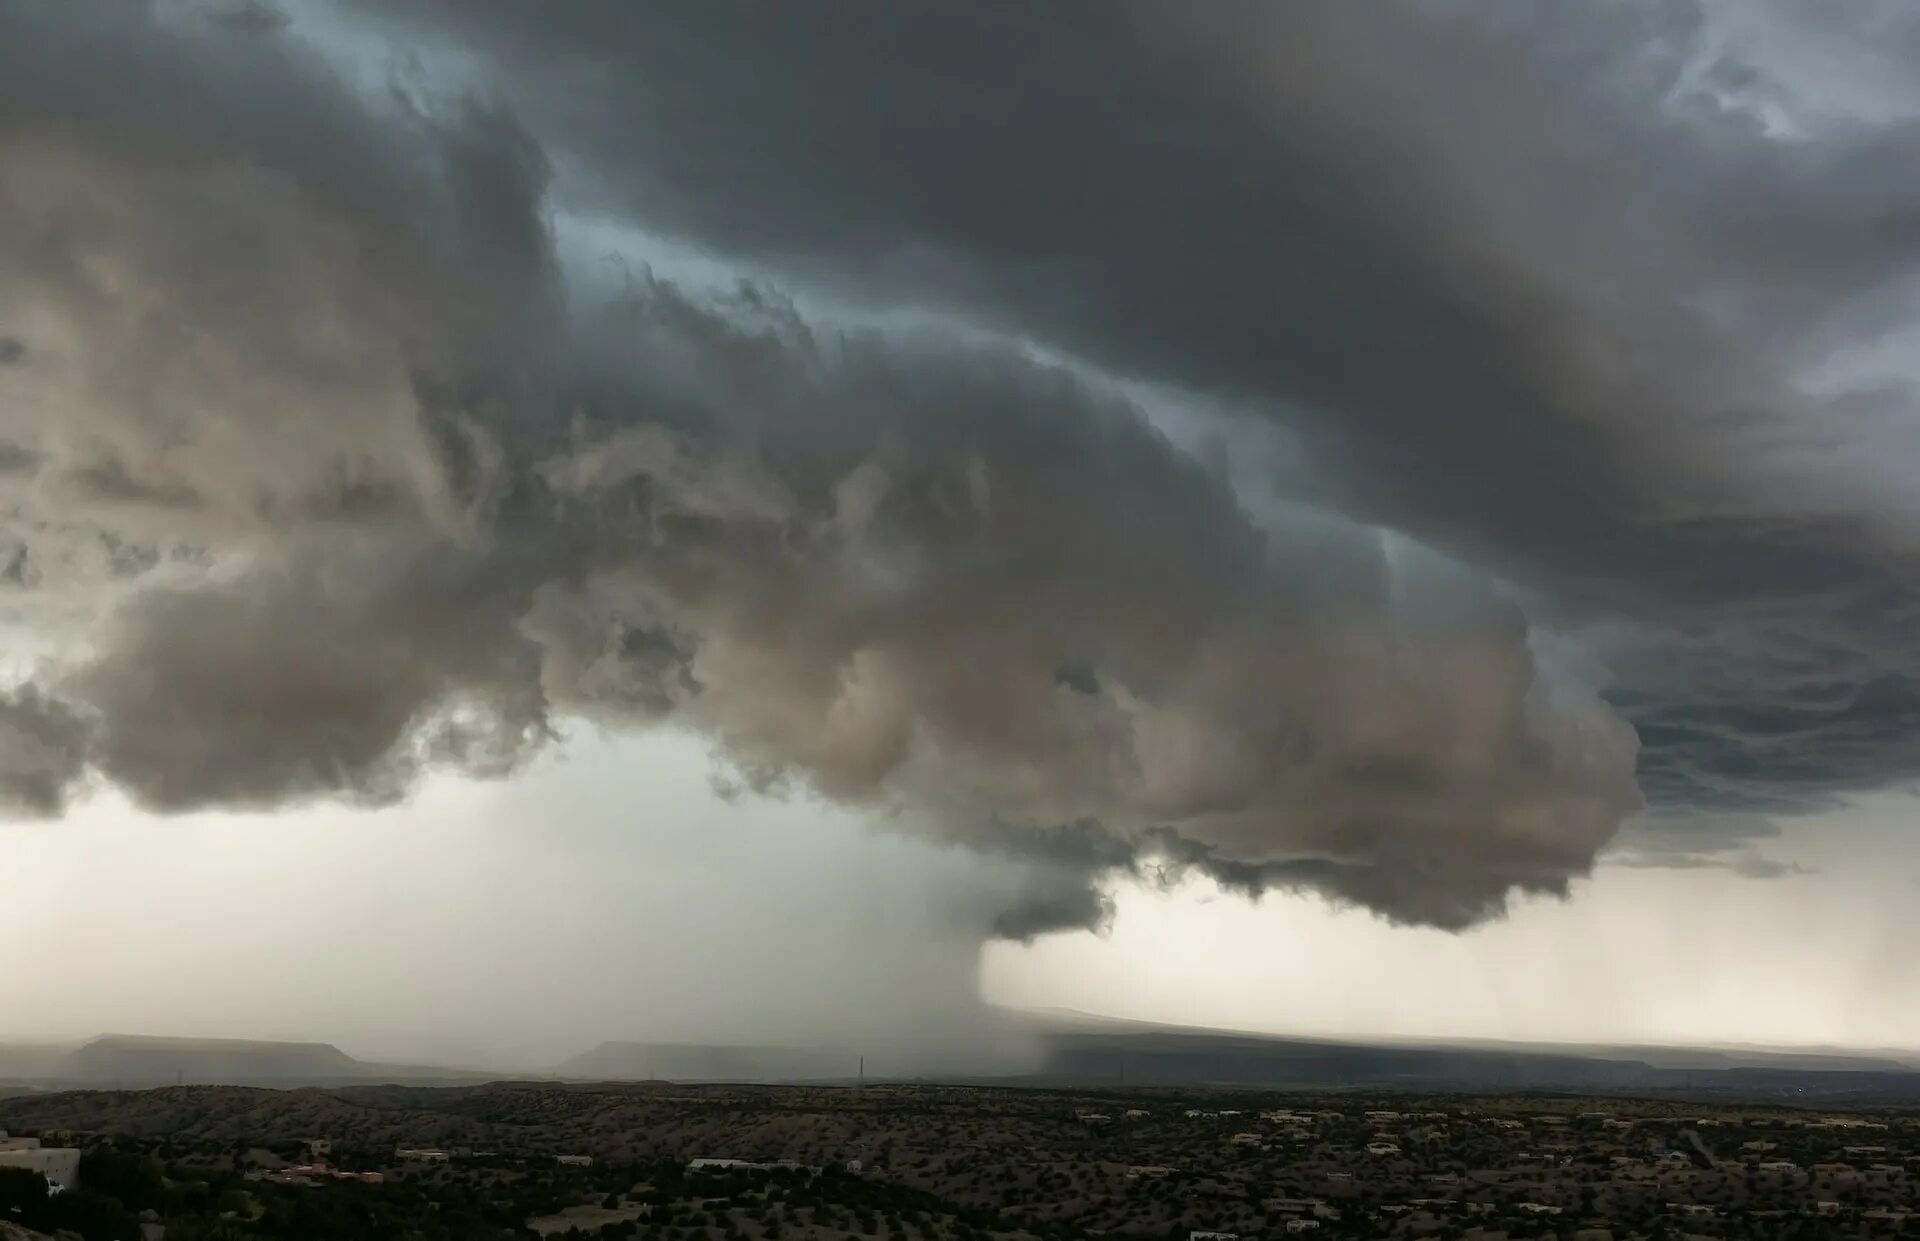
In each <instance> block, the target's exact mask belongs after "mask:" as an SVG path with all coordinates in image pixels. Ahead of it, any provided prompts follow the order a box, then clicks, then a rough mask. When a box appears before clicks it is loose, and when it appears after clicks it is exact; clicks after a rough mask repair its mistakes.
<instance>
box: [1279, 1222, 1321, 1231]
mask: <svg viewBox="0 0 1920 1241" xmlns="http://www.w3.org/2000/svg"><path fill="white" fill-rule="evenodd" d="M1286 1227H1287V1231H1288V1232H1312V1231H1313V1230H1314V1229H1316V1228H1318V1227H1320V1221H1319V1220H1317V1219H1290V1220H1288V1221H1287V1225H1286Z"/></svg>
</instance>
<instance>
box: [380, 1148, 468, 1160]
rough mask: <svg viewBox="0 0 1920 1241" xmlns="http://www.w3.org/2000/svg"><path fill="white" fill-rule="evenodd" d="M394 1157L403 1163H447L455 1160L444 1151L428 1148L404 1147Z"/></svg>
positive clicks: (394, 1153) (395, 1152)
mask: <svg viewBox="0 0 1920 1241" xmlns="http://www.w3.org/2000/svg"><path fill="white" fill-rule="evenodd" d="M393 1157H394V1158H395V1159H398V1160H399V1161H400V1162H402V1163H447V1162H448V1161H450V1160H451V1159H452V1158H453V1156H451V1155H449V1154H448V1153H447V1152H445V1151H443V1150H437V1149H435V1148H433V1147H428V1146H402V1147H400V1148H399V1149H398V1150H396V1151H394V1152H393Z"/></svg>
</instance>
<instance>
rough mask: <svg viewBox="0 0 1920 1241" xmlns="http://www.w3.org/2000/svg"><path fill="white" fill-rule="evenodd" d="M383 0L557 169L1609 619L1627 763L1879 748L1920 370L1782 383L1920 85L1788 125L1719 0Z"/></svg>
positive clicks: (1893, 729) (1834, 30) (1766, 807)
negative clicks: (1154, 389) (1214, 430)
mask: <svg viewBox="0 0 1920 1241" xmlns="http://www.w3.org/2000/svg"><path fill="white" fill-rule="evenodd" d="M408 11H409V12H410V13H414V14H417V15H426V16H427V17H429V18H431V19H435V20H437V21H438V22H439V23H440V25H439V26H438V27H437V28H438V29H439V30H441V32H442V33H443V34H446V35H450V36H451V37H453V38H455V39H457V40H459V41H461V42H462V43H463V45H465V46H468V47H472V48H477V49H480V50H481V51H482V53H483V54H486V55H489V56H491V57H492V58H493V59H494V62H495V64H496V66H497V67H498V68H500V69H501V70H502V73H501V76H500V78H499V79H497V80H499V81H501V82H503V83H506V84H507V85H506V86H505V89H508V90H510V91H517V93H516V94H515V98H516V100H517V102H518V103H519V105H520V106H521V107H522V108H523V109H525V111H526V112H527V114H528V115H530V116H532V117H535V118H537V121H536V123H537V124H538V126H539V127H540V128H541V131H542V133H543V134H545V135H546V136H547V137H548V139H549V141H550V142H551V143H552V144H553V145H554V146H555V148H556V149H564V150H566V151H567V152H568V157H569V159H570V160H571V161H572V166H574V167H575V168H576V170H577V171H576V176H575V179H574V181H573V183H572V185H571V186H570V192H571V193H573V194H574V195H575V196H576V197H577V198H578V200H579V201H580V202H582V203H583V204H587V205H588V209H598V210H603V211H609V212H615V213H620V214H631V215H632V216H634V217H636V218H638V219H640V220H641V221H643V222H644V223H645V225H646V226H647V227H650V228H653V229H656V230H659V231H664V232H669V233H675V234H679V235H682V236H685V237H688V238H691V239H694V240H696V241H698V242H699V243H701V244H703V245H706V246H709V247H712V248H714V249H716V250H719V251H722V252H726V253H730V254H735V255H741V256H745V257H747V258H750V259H751V260H753V261H755V262H759V263H763V264H766V265H768V266H770V267H772V268H775V269H778V270H782V271H785V272H788V273H792V274H794V275H796V276H798V277H801V278H805V279H808V280H812V281H816V282H819V283H821V284H825V285H830V286H833V287H836V288H837V289H839V290H840V291H841V292H842V293H843V294H845V295H848V296H853V297H856V298H862V299H868V300H871V301H873V302H876V303H879V304H907V303H919V304H928V303H931V304H939V305H944V306H948V307H952V308H956V309H958V310H960V311H962V312H964V313H968V314H971V315H973V316H975V317H978V318H981V319H984V320H987V321H992V322H997V323H1000V324H1003V325H1006V326H1008V327H1010V328H1012V329H1014V330H1016V331H1019V332H1022V333H1028V334H1032V335H1035V336H1038V337H1040V338H1043V339H1046V340H1048V341H1050V342H1052V343H1054V344H1056V345H1058V346H1060V347H1063V348H1066V349H1069V350H1072V351H1074V352H1076V353H1078V354H1079V355H1081V356H1083V357H1087V358H1090V359H1092V360H1095V361H1097V362H1099V363H1101V364H1103V365H1105V366H1107V367H1110V368H1112V369H1114V370H1116V371H1119V372H1121V373H1127V374H1133V375H1141V376H1146V377H1150V378H1153V379H1157V380H1161V381H1167V382H1172V383H1175V384H1179V385H1182V386H1185V387H1189V388H1194V389H1200V390H1204V391H1207V392H1211V393H1215V394H1219V395H1223V396H1226V397H1229V398H1231V399H1232V400H1234V401H1236V402H1237V403H1239V404H1240V406H1241V407H1242V408H1245V407H1247V406H1248V405H1251V406H1252V407H1253V408H1255V409H1257V410H1261V411H1264V413H1265V414H1266V415H1267V416H1271V417H1275V418H1280V419H1282V420H1284V421H1286V423H1287V424H1288V426H1289V428H1290V429H1291V430H1292V431H1293V432H1294V433H1295V434H1296V435H1297V436H1298V440H1299V444H1300V446H1301V451H1302V453H1303V456H1304V459H1305V461H1306V462H1307V465H1306V466H1305V467H1304V468H1299V469H1298V470H1297V472H1296V473H1295V475H1294V476H1293V477H1292V478H1290V479H1289V480H1288V482H1289V485H1291V486H1293V487H1294V488H1295V489H1296V490H1297V491H1299V492H1302V493H1305V494H1309V495H1317V496H1318V497H1319V498H1321V499H1322V500H1324V501H1326V502H1329V503H1334V504H1337V505H1338V506H1340V507H1342V508H1344V509H1346V510H1347V511H1349V512H1352V513H1355V514H1358V515H1360V516H1362V517H1364V518H1367V519H1370V520H1378V521H1384V522H1388V523H1391V524H1394V525H1397V526H1399V527H1401V528H1404V529H1407V530H1410V531H1412V532H1414V533H1415V534H1416V535H1417V536H1418V537H1420V538H1422V539H1425V540H1427V541H1429V542H1431V543H1437V544H1439V545H1441V546H1444V547H1447V548H1451V549H1454V550H1455V551H1458V552H1460V553H1462V554H1464V555H1467V556H1469V557H1470V558H1472V559H1475V560H1477V561H1479V562H1481V563H1486V564H1489V565H1491V566H1494V567H1495V568H1496V569H1498V570H1499V571H1501V572H1503V573H1505V574H1507V575H1508V576H1510V577H1512V578H1514V579H1516V580H1519V581H1521V582H1524V583H1526V584H1528V585H1529V586H1531V587H1532V588H1534V589H1535V590H1536V591H1537V592H1539V594H1540V595H1541V596H1542V597H1543V600H1544V604H1543V607H1542V615H1543V616H1544V617H1545V618H1546V619H1548V620H1549V621H1551V622H1553V623H1556V624H1560V625H1563V626H1567V627H1572V628H1582V627H1585V626H1586V625H1588V624H1591V623H1594V622H1597V621H1606V622H1609V623H1612V622H1618V621H1620V620H1623V619H1624V620H1626V621H1629V622H1631V623H1633V624H1635V625H1637V626H1638V627H1639V630H1640V632H1638V633H1637V634H1636V635H1635V639H1634V641H1633V643H1631V644H1629V647H1630V649H1611V650H1610V654H1611V656H1612V658H1611V659H1610V661H1609V662H1610V677H1609V686H1608V693H1609V695H1610V696H1611V697H1612V698H1613V699H1614V700H1615V701H1616V702H1618V703H1619V705H1620V707H1621V709H1622V710H1623V711H1624V712H1625V713H1626V714H1627V716H1628V718H1630V719H1631V720H1632V721H1633V722H1634V723H1635V725H1636V726H1637V727H1638V728H1639V730H1640V733H1641V740H1642V759H1641V761H1642V770H1643V781H1644V784H1645V786H1646V789H1647V791H1648V793H1649V795H1650V796H1651V797H1652V798H1653V799H1655V800H1656V801H1657V802H1660V803H1663V804H1668V805H1673V806H1694V805H1697V806H1702V807H1706V808H1710V809H1754V810H1763V811H1776V812H1792V811H1796V810H1805V809H1811V808H1817V807H1820V806H1822V805H1825V804H1828V803H1829V802H1830V801H1831V799H1833V798H1835V797H1837V796H1840V795H1842V794H1844V793H1846V792H1848V791H1850V790H1856V789H1860V788H1868V787H1875V786H1881V785H1886V784H1888V783H1892V782H1897V781H1901V780H1903V779H1905V778H1907V777H1909V776H1911V775H1912V774H1913V772H1914V770H1915V768H1916V765H1917V763H1916V760H1917V759H1920V755H1916V753H1915V752H1914V747H1915V743H1914V741H1913V738H1914V737H1916V736H1920V661H1916V659H1915V657H1914V655H1913V654H1912V651H1911V644H1910V642H1909V641H1908V640H1907V635H1909V634H1910V633H1911V632H1912V623H1913V620H1914V619H1915V612H1916V609H1920V578H1917V577H1916V567H1915V563H1914V559H1913V557H1912V555H1911V553H1910V552H1907V551H1905V550H1903V549H1905V548H1907V547H1910V546H1911V544H1912V533H1911V532H1912V526H1913V518H1914V515H1915V514H1914V512H1913V507H1912V506H1911V505H1910V504H1908V503H1906V502H1905V500H1904V499H1903V498H1902V494H1903V492H1904V491H1905V490H1906V484H1905V478H1906V477H1907V474H1908V472H1909V471H1910V470H1911V468H1912V462H1913V457H1914V454H1913V449H1912V436H1913V432H1912V422H1911V412H1910V411H1911V406H1912V400H1911V392H1910V390H1909V387H1908V385H1907V384H1906V383H1905V382H1904V381H1900V382H1874V383H1869V382H1867V381H1866V380H1861V381H1859V382H1857V383H1855V384H1853V385H1852V386H1851V387H1847V386H1844V385H1843V386H1841V387H1840V388H1838V389H1836V388H1835V387H1834V384H1833V383H1832V382H1831V381H1829V382H1825V383H1823V384H1822V385H1821V386H1820V387H1819V388H1818V389H1817V390H1818V392H1819V395H1815V394H1814V391H1815V390H1814V389H1811V388H1810V387H1809V383H1808V381H1807V380H1806V376H1807V374H1808V373H1810V372H1812V371H1814V370H1815V369H1817V368H1819V367H1821V366H1823V365H1838V364H1840V363H1842V362H1844V361H1845V360H1846V357H1847V353H1848V351H1849V350H1850V349H1854V348H1857V347H1859V346H1861V345H1863V344H1865V343H1868V342H1871V341H1872V340H1874V339H1875V338H1876V336H1877V334H1879V333H1881V332H1883V331H1884V330H1886V329H1888V328H1890V327H1893V326H1897V325H1899V324H1901V323H1902V322H1903V321H1904V320H1905V318H1906V317H1907V315H1908V313H1909V312H1910V310H1911V308H1912V305H1913V299H1912V296H1911V294H1912V283H1911V280H1912V277H1913V276H1914V274H1915V265H1916V258H1920V244H1917V243H1920V229H1917V228H1916V221H1917V220H1920V178H1917V177H1916V176H1915V175H1914V174H1913V172H1912V170H1913V169H1914V168H1915V167H1920V159H1917V158H1916V157H1920V121H1916V120H1913V119H1896V120H1880V121H1876V120H1870V119H1860V118H1853V117H1848V116H1844V115H1840V114H1836V113H1833V112H1830V111H1829V112H1821V111H1816V110H1812V109H1802V110H1801V111H1800V112H1799V113H1798V114H1797V115H1796V118H1795V123H1794V125H1793V126H1790V127H1785V128H1783V127H1782V125H1781V124H1780V123H1779V122H1778V121H1777V120H1775V119H1773V114H1774V113H1775V112H1777V110H1778V109H1779V108H1780V107H1781V106H1782V101H1783V100H1790V99H1791V97H1792V94H1793V92H1792V90H1790V89H1789V87H1788V86H1787V85H1786V84H1783V83H1781V82H1778V81H1775V80H1774V79H1773V78H1772V77H1771V76H1770V75H1769V72H1768V71H1767V69H1766V68H1765V67H1764V66H1761V65H1757V64H1755V63H1753V62H1751V61H1750V60H1748V59H1743V49H1742V47H1741V46H1740V45H1738V44H1734V43H1728V42H1727V41H1725V40H1724V39H1721V38H1719V37H1717V36H1716V34H1715V31H1716V28H1717V24H1716V16H1717V15H1718V16H1728V15H1729V14H1725V13H1722V14H1717V13H1716V10H1715V9H1714V7H1713V6H1710V5H1703V4H1690V3H1649V4H1638V5H1615V6H1606V7H1604V8H1591V7H1588V8H1581V9H1578V10H1569V9H1567V8H1566V7H1564V6H1556V7H1551V8H1548V7H1544V6H1511V5H1477V4H1465V5H1462V4H1449V5H1423V6H1416V5H1343V6H1310V7H1305V8H1299V7H1288V6H1270V5H1269V6H1262V5H1207V6H1170V5H1134V6H1124V5H1109V4H1063V5H1045V6H1004V5H976V4H962V3H938V2H928V3H917V4H911V5H900V4H891V3H871V4H854V5H839V6H833V7H832V8H829V9H820V8H816V7H809V6H785V5H761V4H753V3H747V2H741V3H728V2H725V0H722V2H719V3H713V4H701V5H642V6H620V5H591V4H576V5H571V6H567V5H563V6H558V7H557V8H556V9H551V10H543V11H542V12H541V14H540V16H539V18H538V20H537V21H535V20H531V19H529V18H528V17H527V16H526V10H524V9H522V8H519V7H517V6H512V5H505V4H433V3H426V4H421V5H416V6H412V7H411V8H410V9H409V10H408ZM1766 12H1767V11H1766V10H1764V9H1762V10H1755V11H1753V12H1749V13H1746V14H1745V16H1746V17H1748V18H1757V17H1758V16H1760V15H1763V14H1765V13H1766ZM1876 12H1877V13H1878V20H1877V24H1876V25H1875V27H1874V31H1875V33H1874V35H1873V39H1872V43H1873V47H1872V57H1873V59H1874V62H1875V63H1877V64H1878V63H1881V62H1886V61H1891V62H1893V63H1892V65H1891V67H1892V68H1894V69H1897V68H1899V67H1900V65H1901V64H1907V65H1910V64H1911V59H1910V58H1911V48H1912V47H1914V46H1920V41H1917V40H1916V39H1915V34H1916V30H1920V24H1917V23H1916V22H1915V21H1914V20H1913V19H1912V18H1911V17H1910V16H1908V17H1905V18H1902V17H1901V16H1900V15H1898V14H1894V13H1889V12H1887V11H1886V10H1884V9H1882V10H1876ZM1731 15H1739V14H1731ZM1778 16H1779V18H1780V19H1781V20H1786V21H1789V22H1790V23H1791V24H1792V26H1794V27H1795V28H1796V29H1797V28H1799V27H1808V29H1801V30H1799V31H1798V34H1797V35H1796V36H1795V37H1796V39H1801V38H1803V37H1805V36H1808V35H1809V34H1810V33H1811V32H1812V31H1815V30H1817V31H1818V33H1820V34H1821V35H1822V36H1823V37H1825V38H1827V39H1828V40H1830V41H1835V42H1838V43H1839V44H1841V45H1843V46H1845V47H1847V48H1849V49H1851V50H1853V51H1858V50H1860V49H1859V48H1858V46H1857V45H1858V43H1859V40H1858V39H1857V38H1855V37H1852V36H1850V32H1849V31H1848V29H1847V28H1846V27H1845V25H1844V20H1843V19H1841V18H1839V17H1837V16H1835V15H1834V14H1832V13H1830V12H1829V11H1826V10H1822V11H1821V12H1820V13H1819V14H1818V15H1817V16H1816V15H1811V14H1809V13H1808V12H1807V11H1806V10H1798V11H1794V12H1783V13H1781V14H1779V15H1778ZM1719 24H1722V25H1723V24H1724V23H1723V22H1722V23H1719ZM1856 33H1857V32H1856ZM1901 49H1905V50H1901ZM1902 57H1907V58H1908V59H1906V60H1904V61H1903V60H1902V59H1901V58H1902ZM1862 63H1865V62H1862ZM1882 67H1883V68H1886V67H1889V66H1887V65H1885V64H1882ZM1908 77H1909V78H1910V74H1909V75H1908ZM1891 80H1892V81H1894V82H1897V81H1898V80H1899V75H1898V74H1894V75H1892V77H1891ZM515 82H518V83H519V85H518V87H517V88H516V87H515V86H514V85H513V83H515ZM563 84H564V85H563ZM1615 646H1616V647H1617V646H1618V644H1615ZM1069 675H1073V673H1071V672H1070V673H1069Z"/></svg>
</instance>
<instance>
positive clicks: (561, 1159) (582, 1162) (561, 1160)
mask: <svg viewBox="0 0 1920 1241" xmlns="http://www.w3.org/2000/svg"><path fill="white" fill-rule="evenodd" d="M553 1161H554V1162H555V1163H557V1164H559V1165H560V1166H561V1167H563V1168H591V1167H592V1166H593V1156H592V1155H555V1156H554V1157H553Z"/></svg>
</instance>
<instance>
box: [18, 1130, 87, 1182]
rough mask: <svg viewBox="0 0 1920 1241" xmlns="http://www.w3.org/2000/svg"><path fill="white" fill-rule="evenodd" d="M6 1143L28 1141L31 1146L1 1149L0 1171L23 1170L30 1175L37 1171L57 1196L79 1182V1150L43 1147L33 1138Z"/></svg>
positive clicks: (76, 1148) (64, 1147)
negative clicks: (7, 1169)
mask: <svg viewBox="0 0 1920 1241" xmlns="http://www.w3.org/2000/svg"><path fill="white" fill-rule="evenodd" d="M8 1142H9V1143H10V1144H11V1143H26V1142H31V1143H33V1145H31V1146H26V1145H12V1146H11V1147H10V1148H9V1149H0V1168H25V1169H26V1170H27V1171H29V1172H38V1173H39V1174H40V1175H41V1176H43V1177H45V1178H46V1179H47V1184H48V1186H50V1187H51V1188H52V1189H53V1190H54V1191H55V1192H56V1193H58V1192H60V1191H62V1190H67V1189H72V1188H73V1187H74V1186H76V1185H78V1184H79V1183H80V1151H79V1148H78V1147H73V1146H42V1145H40V1142H39V1140H38V1139H36V1138H9V1139H8Z"/></svg>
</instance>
